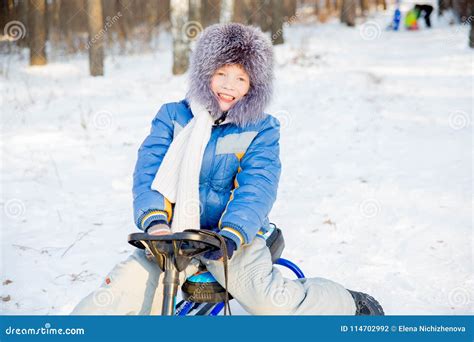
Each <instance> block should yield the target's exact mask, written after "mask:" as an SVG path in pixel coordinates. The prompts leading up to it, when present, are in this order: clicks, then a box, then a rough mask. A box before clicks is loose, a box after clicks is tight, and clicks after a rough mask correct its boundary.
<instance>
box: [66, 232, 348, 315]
mask: <svg viewBox="0 0 474 342" xmlns="http://www.w3.org/2000/svg"><path fill="white" fill-rule="evenodd" d="M200 262H202V263H203V264H205V265H206V267H207V269H208V270H209V271H210V272H211V273H212V274H213V275H214V277H215V278H216V279H217V281H218V282H219V283H220V284H221V285H223V286H224V267H223V263H222V261H213V260H208V259H205V258H200ZM198 264H199V261H198V260H196V259H195V260H193V262H192V263H191V264H190V265H189V266H188V267H187V268H186V270H185V271H183V272H181V273H180V283H181V284H182V283H183V282H184V281H185V279H186V278H187V277H188V276H190V275H192V274H194V273H195V272H196V271H197V267H198ZM162 278H163V272H161V270H160V268H159V267H158V265H157V264H156V263H154V262H152V261H149V260H148V259H147V258H146V256H145V253H144V251H143V250H137V251H135V252H134V253H133V254H132V255H130V256H129V257H128V259H126V260H125V261H123V262H121V263H119V264H118V265H116V266H115V267H114V269H113V270H112V271H111V272H110V273H109V275H108V276H107V277H106V280H105V281H104V283H103V284H102V285H101V286H100V288H99V289H97V290H95V291H94V292H92V293H91V294H89V295H88V296H87V297H85V298H84V299H83V300H82V301H81V302H80V303H79V304H78V305H77V306H76V307H75V308H74V310H73V311H72V312H71V315H159V314H160V313H161V304H162V292H163V287H162V281H161V280H162ZM228 289H229V292H230V293H231V294H232V296H233V297H234V299H235V300H237V301H238V302H239V304H240V305H241V306H242V307H243V308H244V309H245V310H246V311H247V312H248V313H250V314H252V315H354V314H355V311H356V307H355V303H354V300H353V299H352V296H351V294H350V293H349V292H348V291H347V290H346V289H345V288H344V287H343V286H342V285H340V284H338V283H336V282H333V281H331V280H328V279H324V278H305V279H287V278H284V277H283V275H282V274H281V272H280V270H279V269H278V268H277V267H274V266H273V265H272V261H271V255H270V250H269V249H268V247H267V246H266V243H265V240H264V239H263V238H262V237H260V236H257V237H256V238H255V239H254V240H253V242H252V243H251V244H248V245H244V246H242V247H241V248H240V249H239V250H238V251H236V252H235V253H234V256H233V257H232V259H231V260H230V261H229V272H228Z"/></svg>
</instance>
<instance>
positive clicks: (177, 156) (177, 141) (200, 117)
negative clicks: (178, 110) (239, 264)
mask: <svg viewBox="0 0 474 342" xmlns="http://www.w3.org/2000/svg"><path fill="white" fill-rule="evenodd" d="M191 111H192V113H193V115H194V118H193V119H191V121H190V122H189V123H188V124H187V125H186V126H185V127H184V128H183V129H182V130H181V132H180V133H179V134H178V135H177V136H176V137H175V138H174V139H173V142H172V143H171V145H170V147H169V149H168V151H167V152H166V155H165V157H164V159H163V161H162V162H161V165H160V167H159V169H158V172H157V173H156V176H155V179H154V180H153V183H152V184H151V188H152V189H153V190H157V191H159V192H160V193H161V194H162V195H163V196H165V197H166V198H167V199H168V200H169V201H170V202H171V203H175V207H174V210H173V221H172V224H171V231H172V232H174V233H176V232H181V231H183V230H185V229H199V228H200V212H201V208H200V205H199V203H200V201H199V174H200V172H201V165H202V158H203V155H204V151H205V149H206V146H207V144H208V142H209V139H210V137H211V130H212V124H213V123H214V120H213V118H212V116H211V115H210V114H209V112H208V111H207V110H206V109H205V108H204V107H203V106H200V105H198V104H191Z"/></svg>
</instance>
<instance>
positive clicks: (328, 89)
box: [0, 17, 474, 315]
mask: <svg viewBox="0 0 474 342" xmlns="http://www.w3.org/2000/svg"><path fill="white" fill-rule="evenodd" d="M386 20H387V19H386V18H383V17H378V18H376V19H375V21H374V22H373V23H369V24H366V25H365V26H362V28H361V29H362V31H361V30H360V27H358V28H356V29H350V28H345V27H342V26H340V25H339V24H337V23H329V24H326V25H315V24H309V23H308V24H297V25H294V26H292V27H291V28H289V29H288V31H287V34H286V40H287V42H286V44H285V45H283V46H278V47H277V48H276V54H277V65H276V67H277V69H276V70H277V71H276V93H275V97H274V101H273V103H272V105H271V107H270V108H269V112H270V113H272V114H274V115H275V116H277V117H278V118H279V119H280V121H281V124H282V137H281V151H282V156H281V157H282V163H283V172H282V178H281V182H280V188H279V194H278V200H277V202H276V204H275V206H274V208H273V211H272V215H271V219H272V221H274V222H276V223H277V224H278V225H279V226H280V227H281V228H282V229H283V230H284V232H285V239H286V250H285V252H284V255H285V256H286V257H287V258H289V259H291V260H294V261H295V262H297V263H298V264H299V265H300V266H301V267H302V268H303V270H304V271H305V273H306V274H307V275H309V276H320V277H327V278H330V279H332V280H335V281H338V282H341V283H342V284H344V285H345V286H346V287H348V288H350V289H355V290H361V291H364V292H368V293H371V294H372V295H374V296H375V297H376V298H377V299H379V300H380V302H381V303H382V305H383V306H384V308H385V310H386V313H387V314H437V315H438V314H469V313H472V308H473V307H472V305H473V304H472V303H473V301H474V278H473V273H474V272H473V255H472V253H473V252H472V248H473V232H472V122H471V121H472V98H473V88H472V77H473V72H472V56H473V55H472V51H470V50H469V49H468V48H467V44H466V40H467V27H461V26H455V27H450V26H446V25H438V26H437V25H435V28H434V29H432V30H431V31H428V30H423V31H420V32H404V31H402V32H386V31H377V30H375V31H371V30H372V29H373V28H376V25H375V24H374V23H375V22H378V23H379V24H381V25H383V26H385V24H383V23H384V21H386ZM361 32H362V33H361ZM374 33H375V36H371V34H374ZM364 38H365V39H364ZM368 38H374V39H368ZM169 46H170V41H169V37H167V36H166V35H164V36H162V37H160V40H159V47H158V49H157V51H156V52H155V53H149V54H143V55H138V56H115V57H109V58H108V59H107V61H106V73H107V76H106V77H103V78H91V77H88V76H87V74H88V67H87V58H86V57H85V56H78V57H75V58H73V59H70V60H67V61H66V60H64V61H56V62H54V61H53V62H52V63H50V64H49V65H47V66H46V67H41V68H30V67H27V66H26V65H27V59H23V60H19V59H18V57H12V56H5V55H2V56H0V63H1V70H3V72H2V73H1V74H0V94H3V95H4V97H3V98H1V99H0V101H1V102H0V105H1V108H2V110H1V112H2V139H1V147H2V149H1V150H2V159H1V161H2V163H1V168H2V171H1V174H2V180H1V182H2V191H1V192H2V198H1V204H2V220H1V223H2V228H1V230H0V232H1V233H0V234H1V236H0V241H1V242H0V243H1V245H0V246H1V255H0V257H1V259H0V261H1V263H0V266H1V271H0V281H1V282H2V285H0V296H1V297H2V300H1V301H0V303H1V304H0V305H1V310H0V312H1V313H3V314H67V313H69V311H70V310H71V309H72V308H73V307H74V305H75V304H76V303H77V302H78V301H79V300H80V299H81V298H82V297H83V296H85V295H86V294H87V293H89V292H90V291H91V290H93V289H94V288H96V287H97V286H98V285H99V283H100V282H101V281H102V279H103V276H104V275H105V274H106V273H107V272H108V271H109V270H110V269H111V268H112V267H113V265H114V264H115V263H117V262H118V261H120V260H122V259H124V258H125V257H126V256H127V254H128V253H130V251H132V247H130V246H128V244H127V243H126V236H127V234H128V233H130V232H132V231H134V230H135V228H134V226H133V219H132V210H131V190H130V189H131V181H132V178H131V176H132V171H133V167H134V163H135V158H136V151H137V149H138V146H139V145H140V143H141V141H142V140H143V138H144V137H145V135H146V134H147V132H148V130H149V124H150V122H151V120H152V118H153V117H154V115H155V112H156V111H157V110H158V108H159V107H160V106H161V104H163V103H165V102H171V101H177V100H180V99H181V98H182V97H183V96H184V94H185V91H186V76H180V77H174V76H172V75H171V74H170V70H171V68H170V64H171V55H170V53H169ZM25 56H26V55H25Z"/></svg>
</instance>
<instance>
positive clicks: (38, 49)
mask: <svg viewBox="0 0 474 342" xmlns="http://www.w3.org/2000/svg"><path fill="white" fill-rule="evenodd" d="M45 12H46V0H29V2H28V28H29V40H28V42H29V48H30V65H45V64H46V63H47V59H46V21H45Z"/></svg>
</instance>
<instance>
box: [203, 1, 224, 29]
mask: <svg viewBox="0 0 474 342" xmlns="http://www.w3.org/2000/svg"><path fill="white" fill-rule="evenodd" d="M220 12H221V5H220V0H202V3H201V19H202V22H201V24H202V26H203V27H204V28H206V27H208V26H210V25H212V24H216V23H218V22H219V19H220Z"/></svg>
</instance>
